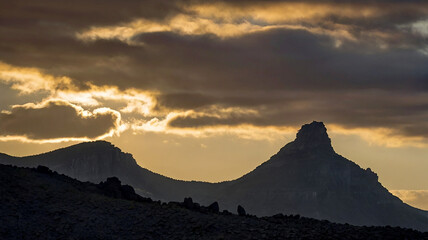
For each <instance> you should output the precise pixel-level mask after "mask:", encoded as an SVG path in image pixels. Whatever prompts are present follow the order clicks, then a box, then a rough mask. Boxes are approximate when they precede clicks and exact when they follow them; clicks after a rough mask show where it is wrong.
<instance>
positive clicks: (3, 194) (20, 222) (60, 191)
mask: <svg viewBox="0 0 428 240" xmlns="http://www.w3.org/2000/svg"><path fill="white" fill-rule="evenodd" d="M186 201H187V202H185V203H168V204H166V203H160V202H153V201H151V200H150V199H147V198H143V197H140V196H137V195H135V194H134V193H133V191H132V187H130V186H124V185H121V184H120V181H119V180H118V179H116V178H111V179H108V180H107V181H104V182H102V183H100V184H93V183H89V182H86V183H83V182H80V181H77V180H74V179H71V178H69V177H67V176H64V175H59V174H57V173H54V172H52V171H50V170H49V169H47V168H44V167H38V168H37V169H28V168H17V167H11V166H5V165H0V202H1V203H2V204H0V219H1V220H2V224H0V236H1V238H2V239H21V240H24V239H285V238H286V239H428V233H421V232H417V231H415V230H411V229H403V228H392V227H356V226H351V225H342V224H335V223H330V222H328V221H318V220H315V219H309V218H303V217H299V216H285V215H276V216H272V217H263V218H257V217H254V216H248V215H242V216H238V215H234V214H231V213H228V212H226V211H223V212H218V211H217V210H218V209H216V208H206V207H200V206H199V205H198V204H195V203H191V202H190V203H189V201H188V200H186ZM220 207H221V206H220Z"/></svg>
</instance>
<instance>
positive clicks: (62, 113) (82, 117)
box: [0, 100, 121, 141]
mask: <svg viewBox="0 0 428 240" xmlns="http://www.w3.org/2000/svg"><path fill="white" fill-rule="evenodd" d="M120 120H121V116H120V114H119V113H118V112H117V111H114V110H111V109H108V108H98V109H95V110H93V111H87V110H84V109H83V108H81V107H78V106H76V105H73V104H70V103H68V102H65V101H60V100H58V101H53V100H51V101H46V102H44V103H41V104H31V103H30V104H25V105H16V106H13V108H12V110H11V111H10V112H5V111H3V112H2V113H0V132H1V133H2V135H3V136H2V137H1V138H2V140H7V138H8V137H9V138H11V139H17V138H23V139H26V140H29V141H31V140H35V141H43V140H52V141H55V140H75V139H100V138H104V137H106V136H111V135H112V134H113V133H114V132H115V131H117V130H118V129H119V127H120Z"/></svg>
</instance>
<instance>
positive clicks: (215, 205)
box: [208, 202, 220, 213]
mask: <svg viewBox="0 0 428 240" xmlns="http://www.w3.org/2000/svg"><path fill="white" fill-rule="evenodd" d="M208 210H209V211H210V212H213V213H218V212H219V211H220V207H219V206H218V202H213V203H211V205H209V206H208Z"/></svg>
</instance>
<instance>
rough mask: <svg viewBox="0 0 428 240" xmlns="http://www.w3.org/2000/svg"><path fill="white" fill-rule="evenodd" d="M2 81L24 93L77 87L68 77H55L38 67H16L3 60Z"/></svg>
mask: <svg viewBox="0 0 428 240" xmlns="http://www.w3.org/2000/svg"><path fill="white" fill-rule="evenodd" d="M0 81H2V82H4V83H7V84H11V87H12V89H15V90H18V91H19V92H20V93H22V94H29V93H34V92H38V91H55V90H59V89H72V88H75V87H74V86H73V85H72V81H71V79H70V78H68V77H54V76H51V75H48V74H44V73H42V72H41V71H40V70H39V69H37V68H22V67H15V66H12V65H9V64H6V63H3V62H0Z"/></svg>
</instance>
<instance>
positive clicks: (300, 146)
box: [0, 122, 428, 231]
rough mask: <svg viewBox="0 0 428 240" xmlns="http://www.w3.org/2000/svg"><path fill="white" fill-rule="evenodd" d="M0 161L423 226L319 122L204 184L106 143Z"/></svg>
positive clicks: (174, 195) (198, 195)
mask: <svg viewBox="0 0 428 240" xmlns="http://www.w3.org/2000/svg"><path fill="white" fill-rule="evenodd" d="M0 163H4V164H14V165H18V166H32V167H35V166H37V165H45V166H48V167H49V168H51V169H52V170H55V171H58V172H59V173H63V174H66V175H68V176H71V177H73V178H77V179H79V180H82V181H91V182H95V183H98V182H100V181H102V180H104V179H106V178H107V177H111V176H117V177H119V178H120V179H121V180H122V181H123V182H124V183H125V184H129V185H132V186H133V187H134V188H135V189H136V191H137V192H138V193H140V194H142V195H143V196H145V197H151V198H154V199H160V200H164V201H179V200H182V199H183V198H184V197H188V196H191V197H193V199H195V200H196V201H198V202H201V203H202V204H210V203H212V202H213V201H218V202H219V203H220V206H221V207H222V208H225V209H229V210H234V209H235V208H236V206H237V205H238V204H241V205H243V206H244V207H245V209H246V210H247V212H249V213H251V214H257V215H259V216H266V215H273V214H276V213H285V214H301V215H303V216H308V217H314V218H318V219H328V220H331V221H335V222H342V223H345V222H346V223H351V224H357V225H392V226H404V227H412V228H416V229H420V230H426V231H428V214H427V212H425V211H422V210H418V209H415V208H412V207H410V206H408V205H406V204H404V203H403V202H402V201H401V200H400V199H398V198H397V197H395V196H393V195H392V194H390V193H389V192H388V190H387V189H385V188H384V187H383V186H382V185H381V184H380V183H379V182H378V178H377V175H376V174H375V173H374V172H372V171H371V170H370V169H366V170H364V169H362V168H360V167H359V166H358V165H357V164H355V163H353V162H351V161H349V160H347V159H346V158H344V157H342V156H340V155H339V154H337V153H336V152H335V151H334V149H333V147H332V145H331V140H330V138H329V137H328V134H327V129H326V128H325V126H324V124H323V123H321V122H313V123H311V124H306V125H304V126H302V128H301V129H300V131H299V132H298V133H297V135H296V139H295V140H294V141H293V142H290V143H288V144H287V145H285V146H284V147H283V148H281V150H280V151H279V152H278V153H277V154H275V155H274V156H272V157H271V158H270V159H269V160H268V161H266V162H265V163H263V164H261V165H260V166H259V167H257V168H256V169H255V170H253V171H252V172H250V173H248V174H246V175H244V176H243V177H241V178H239V179H236V180H234V181H228V182H223V183H217V184H211V183H203V182H186V181H178V180H174V179H171V178H168V177H164V176H161V175H159V174H156V173H153V172H151V171H149V170H147V169H144V168H141V167H139V166H138V165H137V163H136V162H135V160H134V159H133V158H132V156H131V155H130V154H127V153H123V152H122V151H120V149H118V148H116V147H114V146H113V145H111V144H110V143H108V142H103V141H99V142H91V143H82V144H78V145H75V146H71V147H69V148H65V149H59V150H56V151H53V152H50V153H45V154H41V155H37V156H30V157H24V158H14V157H10V156H0Z"/></svg>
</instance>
